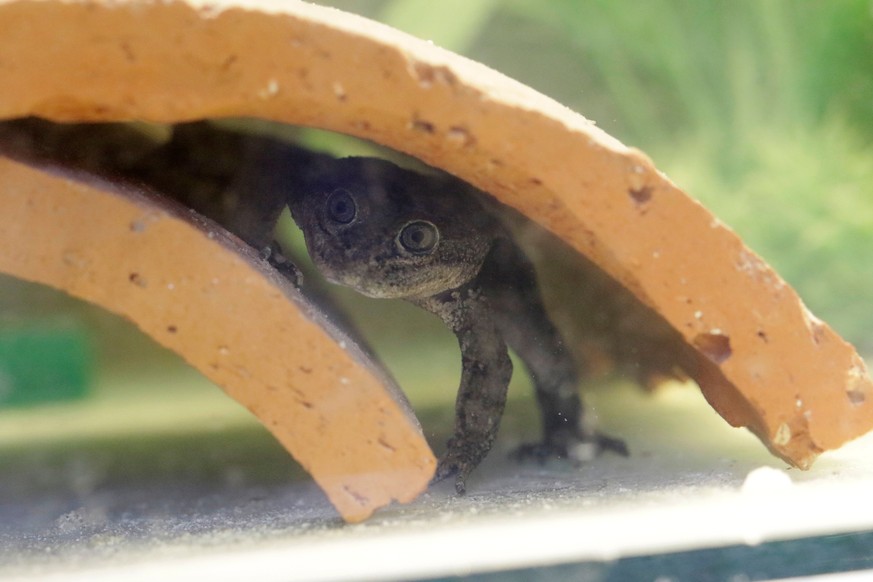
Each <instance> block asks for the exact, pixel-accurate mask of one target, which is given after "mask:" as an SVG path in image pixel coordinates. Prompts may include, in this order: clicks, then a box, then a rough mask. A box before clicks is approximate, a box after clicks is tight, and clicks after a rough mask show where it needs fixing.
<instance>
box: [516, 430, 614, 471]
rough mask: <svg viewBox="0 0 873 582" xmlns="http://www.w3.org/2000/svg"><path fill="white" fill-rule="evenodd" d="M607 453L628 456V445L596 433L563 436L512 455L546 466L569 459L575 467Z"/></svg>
mask: <svg viewBox="0 0 873 582" xmlns="http://www.w3.org/2000/svg"><path fill="white" fill-rule="evenodd" d="M605 452H612V453H616V454H618V455H621V456H623V457H627V456H628V449H627V445H626V444H624V441H623V440H621V439H617V438H613V437H609V436H606V435H603V434H599V433H595V434H590V435H584V436H575V435H573V436H562V437H561V438H551V439H547V440H545V441H543V442H539V443H527V444H523V445H521V446H520V447H518V448H517V449H515V450H514V451H513V452H512V453H511V457H512V458H513V459H515V460H517V461H536V462H538V463H540V464H544V463H545V462H546V461H548V460H549V459H567V460H569V461H570V462H571V463H573V464H574V465H581V464H583V463H585V462H588V461H592V460H594V459H596V458H597V457H599V456H600V455H602V454H603V453H605Z"/></svg>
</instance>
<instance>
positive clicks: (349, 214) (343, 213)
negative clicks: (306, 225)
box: [327, 188, 358, 224]
mask: <svg viewBox="0 0 873 582" xmlns="http://www.w3.org/2000/svg"><path fill="white" fill-rule="evenodd" d="M357 214H358V207H357V206H356V205H355V199H354V198H352V195H351V194H350V193H349V191H348V190H343V189H342V188H340V189H338V190H334V191H333V193H332V194H331V195H330V198H328V199H327V215H328V217H330V219H331V220H333V221H334V222H338V223H340V224H349V223H350V222H351V221H353V220H354V219H355V216H356V215H357Z"/></svg>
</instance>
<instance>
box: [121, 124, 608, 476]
mask: <svg viewBox="0 0 873 582" xmlns="http://www.w3.org/2000/svg"><path fill="white" fill-rule="evenodd" d="M204 144H209V145H208V147H204ZM127 171H128V172H129V173H132V174H134V175H137V176H139V178H140V179H142V180H144V181H146V182H147V183H150V184H153V185H154V186H155V187H157V188H158V189H159V190H162V191H164V192H169V193H171V194H173V195H175V196H176V197H177V198H179V199H181V200H182V201H183V202H185V203H186V204H188V205H189V206H192V207H193V208H195V209H197V210H198V211H200V212H202V213H204V214H206V215H208V216H210V217H211V218H213V219H215V220H217V221H218V222H220V223H221V224H223V225H224V226H225V227H226V228H228V229H229V230H231V231H232V232H234V233H235V234H237V235H238V236H240V237H241V238H243V239H244V240H246V241H247V242H248V243H249V244H251V245H253V246H255V247H256V248H259V249H265V250H266V251H267V253H266V254H268V255H269V254H272V257H271V258H272V260H273V262H274V264H275V265H276V266H277V267H278V268H280V269H281V270H282V271H283V273H285V274H286V276H288V277H289V278H292V279H294V278H297V276H298V274H297V271H296V269H295V268H294V266H293V265H292V264H290V263H289V262H288V261H287V260H285V259H284V257H282V256H281V254H277V253H275V250H277V247H276V246H275V244H274V243H271V240H272V232H273V228H274V226H275V223H276V220H277V219H278V216H279V213H280V212H281V210H282V209H283V208H284V207H285V206H286V205H287V206H288V207H290V209H291V213H292V216H293V217H294V220H295V221H296V222H297V224H298V225H299V226H300V228H301V229H302V230H303V233H304V236H305V238H306V244H307V248H308V250H309V253H310V255H311V258H312V260H313V262H314V263H315V265H316V266H317V267H318V268H319V270H320V271H321V272H322V273H323V274H324V275H325V277H326V278H327V279H328V280H330V281H333V282H335V283H339V284H342V285H346V286H348V287H351V288H354V289H356V290H357V291H359V292H361V293H363V294H365V295H369V296H372V297H393V298H403V299H406V300H408V301H411V302H412V303H414V304H416V305H418V306H420V307H422V308H423V309H426V310H427V311H430V312H431V313H434V314H436V315H437V316H439V317H440V318H441V319H442V320H443V322H445V324H446V325H447V326H448V327H449V328H450V329H451V330H452V331H453V332H454V334H455V335H456V336H457V338H458V343H459V344H460V348H461V356H462V364H463V365H462V376H461V383H460V388H459V392H458V398H457V405H456V422H455V430H454V436H453V437H452V438H451V439H450V440H449V443H448V450H447V452H446V453H445V455H444V456H443V457H442V460H441V461H440V463H439V465H438V467H437V472H436V476H435V480H440V479H444V478H447V477H450V476H456V482H455V485H456V488H457V489H458V491H463V490H464V479H465V477H466V476H467V475H468V474H469V473H470V471H472V470H473V469H474V468H475V467H476V466H477V465H478V464H479V462H480V461H481V460H482V459H483V458H484V457H485V456H486V455H487V453H488V451H489V450H490V449H491V445H492V444H493V442H494V438H495V436H496V434H497V429H498V425H499V423H500V418H501V416H502V413H503V407H504V404H505V402H506V393H507V387H508V384H509V380H510V377H511V375H512V363H511V361H510V359H509V356H508V354H507V346H508V347H510V348H512V349H513V350H515V352H516V353H517V354H518V355H519V357H520V358H521V359H522V361H523V362H524V363H525V365H526V366H527V368H528V370H529V372H530V374H531V376H532V378H533V382H534V385H535V387H536V394H537V399H538V402H539V405H540V410H541V415H542V419H543V431H544V437H543V441H542V442H541V443H538V444H535V445H528V446H525V447H522V448H521V449H520V451H519V452H520V454H521V456H533V457H536V458H544V457H546V456H561V457H569V458H571V459H578V460H581V459H584V458H590V457H591V456H593V455H594V454H596V453H597V452H598V451H599V450H600V449H603V448H611V449H613V450H616V451H618V452H624V445H623V444H622V443H621V442H620V441H616V440H613V439H609V438H605V437H602V436H599V435H597V434H595V433H594V432H592V431H590V430H586V429H585V427H583V425H582V421H581V416H582V406H581V402H580V399H579V395H578V392H577V384H578V380H579V375H578V372H577V369H576V366H575V364H574V361H573V359H572V357H571V356H570V354H569V352H568V350H567V349H566V347H565V345H564V343H563V340H562V338H561V335H560V334H559V332H558V331H557V329H556V328H555V327H554V325H553V324H552V322H551V321H550V320H549V318H548V316H547V314H546V312H545V309H544V307H543V304H542V300H541V298H540V294H539V290H538V288H537V283H536V276H535V273H534V269H533V266H532V265H531V263H530V261H529V260H528V259H527V257H526V256H525V255H524V253H523V252H522V251H521V249H520V248H519V247H518V246H517V245H516V243H515V242H514V241H513V239H512V237H511V236H510V234H509V232H508V231H507V230H506V229H505V228H504V226H503V225H502V223H501V221H500V220H499V219H498V218H497V217H496V216H495V215H494V214H493V213H492V212H490V211H489V210H488V209H487V208H486V205H485V204H484V200H485V195H484V194H482V193H481V192H479V191H477V190H475V189H474V188H472V187H471V186H469V185H467V184H466V183H464V182H461V181H459V180H457V179H455V178H452V177H451V176H448V175H446V174H436V175H424V174H421V173H418V172H413V171H410V170H405V169H402V168H400V167H398V166H396V165H394V164H392V163H390V162H387V161H385V160H381V159H376V158H344V159H335V158H332V157H330V156H327V155H324V154H318V153H313V152H310V151H308V150H305V149H301V148H299V147H295V146H292V145H290V144H287V143H284V142H281V141H277V140H272V139H268V138H262V137H254V136H243V135H242V134H238V133H234V132H228V131H223V130H219V129H216V128H214V127H212V126H210V125H208V124H205V123H193V124H184V125H181V126H177V127H176V130H175V132H174V135H173V139H172V140H171V141H170V142H168V143H167V144H165V145H164V146H162V147H161V148H159V149H158V150H156V151H155V152H153V154H152V155H150V156H148V157H147V158H145V159H143V160H141V161H140V162H139V163H138V167H137V168H128V169H127ZM180 172H181V173H183V174H184V175H182V176H179V175H177V174H179V173H180ZM192 174H193V175H192ZM210 183H211V184H214V185H215V187H214V188H212V190H211V191H210V192H206V191H204V192H201V193H200V194H201V195H200V196H198V197H194V195H193V194H197V192H196V190H195V189H196V188H199V189H200V190H204V184H210ZM184 184H191V186H190V187H184V186H182V187H180V185H184ZM207 190H208V188H207Z"/></svg>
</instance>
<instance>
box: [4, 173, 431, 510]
mask: <svg viewBox="0 0 873 582" xmlns="http://www.w3.org/2000/svg"><path fill="white" fill-rule="evenodd" d="M0 187H2V192H3V193H2V196H0V248H2V249H3V250H2V251H0V271H3V272H5V273H10V274H12V275H15V276H17V277H19V278H22V279H27V280H29V281H35V282H38V283H43V284H46V285H50V286H52V287H56V288H59V289H62V290H64V291H66V292H67V293H70V294H71V295H74V296H76V297H79V298H81V299H85V300H87V301H90V302H92V303H95V304H98V305H100V306H102V307H104V308H106V309H108V310H110V311H112V312H115V313H118V314H119V315H122V316H124V317H126V318H128V319H130V320H132V321H133V322H135V323H136V324H137V325H138V326H139V327H140V328H141V329H142V330H143V331H144V332H145V333H147V334H148V335H150V336H151V337H152V338H154V339H155V340H156V341H158V343H160V344H162V345H163V346H165V347H167V348H169V349H171V350H173V351H175V352H176V353H178V354H180V355H181V356H183V357H184V358H185V359H186V360H187V361H188V362H189V363H190V364H191V365H193V366H194V367H195V368H197V369H198V370H200V371H201V372H202V373H203V374H204V375H205V376H207V377H208V378H210V379H211V380H212V381H213V382H215V383H216V384H218V385H219V386H221V387H223V388H224V390H225V391H226V392H227V393H228V394H229V395H230V396H232V397H233V398H234V399H236V400H237V401H239V402H240V403H241V404H243V405H244V406H246V407H247V408H248V409H249V410H251V412H252V413H253V414H254V415H255V416H257V417H258V418H259V419H260V420H261V422H263V423H264V425H265V426H266V427H267V429H268V430H270V431H271V432H272V433H273V435H274V436H275V437H276V438H277V439H278V440H279V441H280V442H281V443H282V444H283V445H284V446H285V448H286V449H288V450H289V451H290V452H291V454H292V455H293V456H294V457H295V458H296V459H297V460H298V461H299V462H300V464H301V465H303V467H304V468H305V469H306V470H307V471H308V472H309V473H310V474H311V475H312V476H313V477H314V478H315V480H316V481H317V482H318V484H319V485H320V486H321V488H322V489H323V490H324V491H325V493H326V494H327V495H328V497H329V499H330V500H331V502H332V503H333V504H334V506H335V507H336V508H337V510H338V511H339V512H340V513H341V514H342V515H343V517H344V518H345V519H347V520H349V521H359V520H361V519H364V518H366V517H367V516H369V515H370V514H371V513H372V512H373V511H374V510H375V509H377V508H379V507H382V506H384V505H386V504H388V503H390V502H391V501H394V500H398V501H404V502H407V501H411V500H412V499H414V498H415V497H416V496H417V495H418V494H419V493H420V492H421V491H422V490H423V489H424V488H425V487H427V483H428V481H429V480H430V478H431V476H432V474H433V470H434V466H435V459H434V457H433V454H432V453H431V451H430V448H429V447H428V445H427V442H426V441H425V439H424V437H423V435H422V434H421V430H420V427H419V426H418V424H417V421H416V420H415V417H414V415H413V414H412V412H411V411H410V410H409V408H408V406H406V403H405V401H404V400H403V398H402V396H399V392H398V391H397V390H396V388H395V387H394V386H393V385H392V381H391V380H390V379H388V378H386V377H384V376H383V375H381V373H380V372H379V370H378V369H376V368H375V367H372V366H368V365H367V363H368V362H369V360H368V359H367V357H366V356H365V355H364V354H363V353H362V352H361V350H360V349H359V348H358V346H357V345H355V343H354V342H353V341H352V340H351V339H350V338H348V337H346V336H345V335H343V334H342V333H341V332H340V331H339V330H337V329H336V328H335V327H334V326H333V325H332V324H331V323H330V322H329V321H327V320H325V318H324V316H323V315H321V313H320V312H319V311H318V310H317V309H316V308H315V307H313V306H312V305H311V304H309V303H308V301H307V300H306V299H305V297H303V296H302V294H301V293H300V292H299V291H298V290H297V289H296V288H294V287H293V286H292V285H291V284H289V283H288V282H287V281H286V280H285V279H284V278H282V277H281V276H279V275H278V274H277V273H276V272H275V270H274V269H273V268H272V267H270V266H269V265H268V264H267V263H266V261H264V260H263V259H261V258H260V257H258V256H257V255H256V253H255V252H254V251H253V249H251V247H249V246H248V245H246V244H245V243H243V242H242V241H240V240H238V239H236V238H235V237H232V236H231V235H229V234H227V233H226V232H225V231H223V230H222V229H221V228H220V227H218V226H217V225H215V224H213V223H210V222H209V221H207V220H205V219H203V218H200V217H197V216H196V215H193V214H191V213H190V212H187V210H186V209H182V208H180V207H177V206H175V205H172V204H170V203H168V201H166V200H163V199H162V198H161V197H159V196H155V195H150V194H149V193H146V192H142V191H139V190H136V189H133V188H130V187H124V188H121V187H119V186H117V185H111V184H108V183H106V182H103V181H100V180H95V179H93V177H90V176H82V175H79V176H76V175H71V174H69V173H68V172H64V171H60V170H57V169H56V168H51V167H34V166H32V165H27V164H24V163H20V162H18V161H15V160H12V159H9V158H3V157H0ZM34 239H39V241H40V242H39V244H32V242H33V241H34ZM22 241H29V242H28V243H27V244H22Z"/></svg>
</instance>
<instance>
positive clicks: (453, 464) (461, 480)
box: [430, 438, 490, 495]
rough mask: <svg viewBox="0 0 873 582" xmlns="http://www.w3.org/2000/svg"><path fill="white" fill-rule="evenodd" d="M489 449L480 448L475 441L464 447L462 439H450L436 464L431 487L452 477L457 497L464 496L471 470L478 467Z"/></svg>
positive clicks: (486, 447)
mask: <svg viewBox="0 0 873 582" xmlns="http://www.w3.org/2000/svg"><path fill="white" fill-rule="evenodd" d="M489 448H490V447H489V446H482V444H481V443H477V442H475V441H471V442H468V443H466V445H465V441H464V440H463V439H459V438H452V439H450V440H449V443H448V449H447V450H446V452H445V454H444V455H443V456H442V457H441V458H440V460H439V462H437V468H436V471H435V472H434V476H433V479H431V481H430V482H431V485H433V484H434V483H439V482H440V481H444V480H446V479H449V478H451V477H454V478H455V491H457V493H458V495H464V494H465V493H466V492H467V484H466V482H467V477H468V476H469V475H470V473H472V472H473V469H475V468H476V467H478V466H479V463H480V462H481V461H482V459H483V458H485V456H486V455H487V454H488V449H489Z"/></svg>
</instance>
